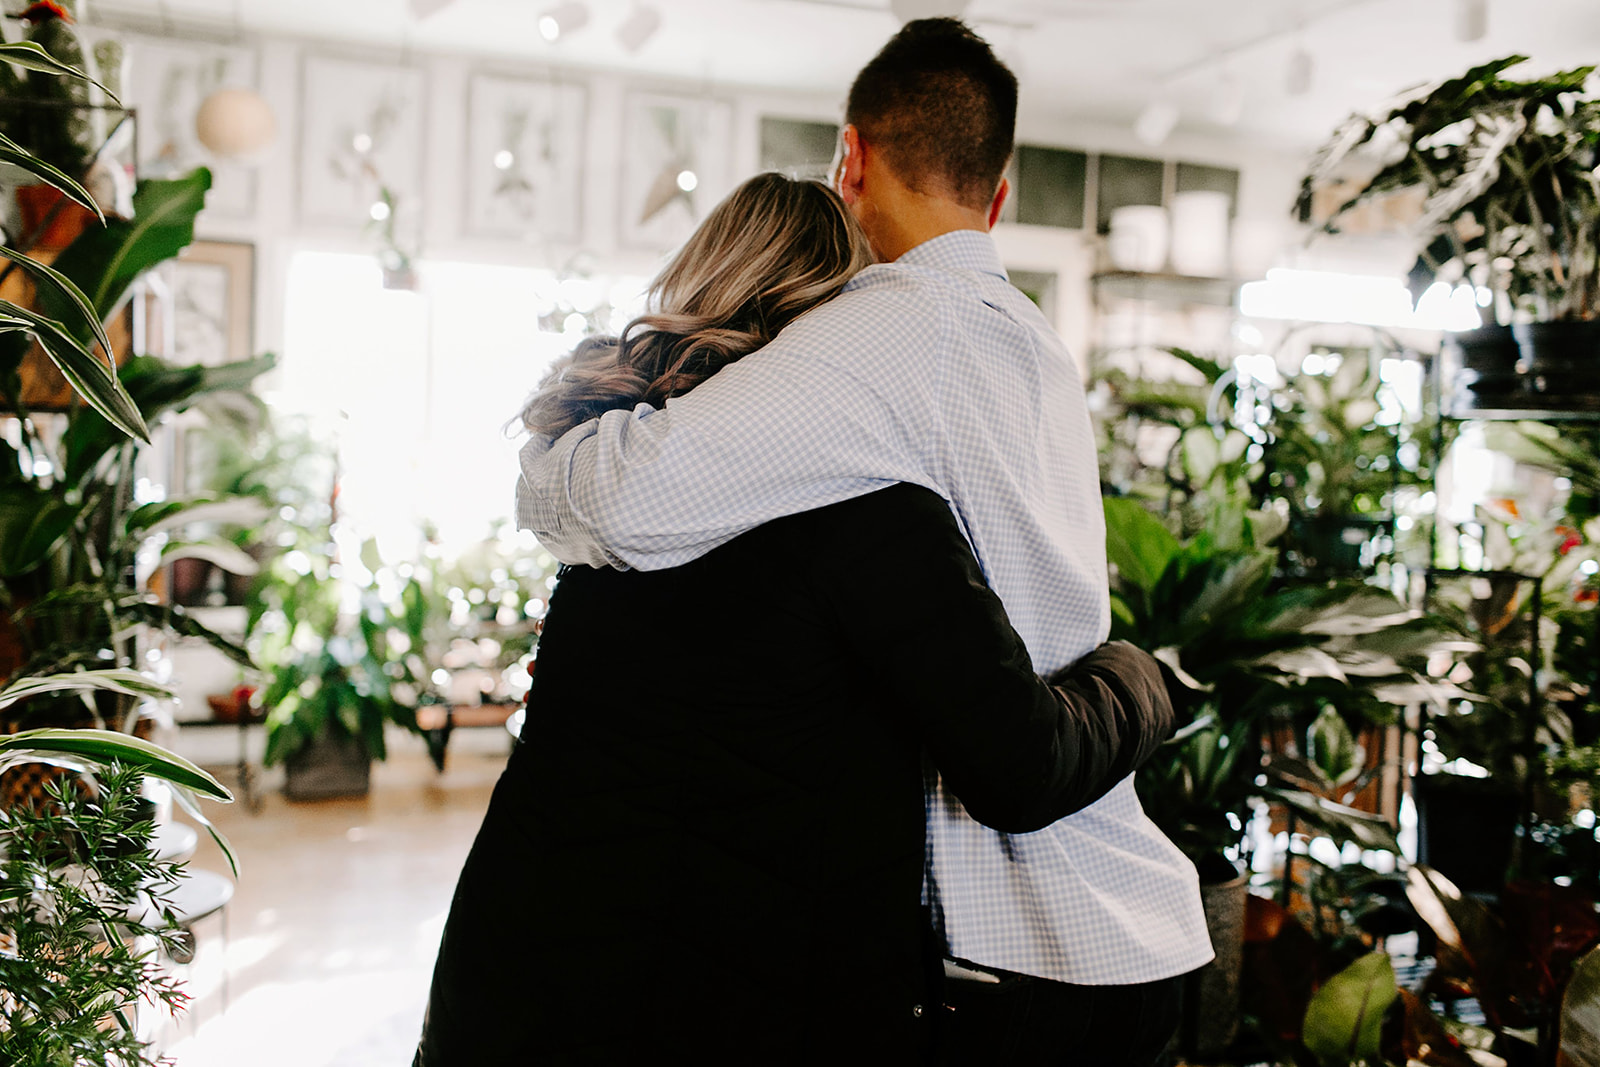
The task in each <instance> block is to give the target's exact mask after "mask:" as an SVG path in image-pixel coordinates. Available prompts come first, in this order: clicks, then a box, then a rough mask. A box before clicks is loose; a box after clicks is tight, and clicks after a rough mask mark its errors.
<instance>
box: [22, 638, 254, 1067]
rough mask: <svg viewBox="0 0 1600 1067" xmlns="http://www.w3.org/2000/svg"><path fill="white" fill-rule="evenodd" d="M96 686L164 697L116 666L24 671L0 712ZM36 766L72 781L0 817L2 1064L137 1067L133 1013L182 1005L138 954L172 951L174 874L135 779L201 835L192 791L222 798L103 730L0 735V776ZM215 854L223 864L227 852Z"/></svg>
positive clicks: (201, 776)
mask: <svg viewBox="0 0 1600 1067" xmlns="http://www.w3.org/2000/svg"><path fill="white" fill-rule="evenodd" d="M96 689H109V690H113V691H117V692H124V693H132V694H137V695H139V696H145V697H151V696H154V697H163V696H164V697H170V696H171V694H170V693H169V692H167V691H165V690H163V689H162V688H161V687H160V686H157V685H155V684H154V683H152V682H150V681H149V680H148V679H146V678H144V677H143V676H142V675H139V674H137V673H136V672H133V671H126V670H100V671H86V672H74V673H71V674H65V675H44V676H29V677H26V678H21V679H17V680H14V681H12V682H11V683H10V684H8V685H6V686H4V687H3V688H0V708H4V707H7V706H10V705H12V704H14V703H15V702H16V701H18V700H21V699H24V698H27V697H30V696H37V695H38V694H39V693H41V692H61V691H85V692H87V691H93V690H96ZM39 760H48V761H50V762H51V763H52V764H54V765H56V766H59V767H63V768H67V769H70V770H72V771H74V772H76V773H78V774H79V775H81V776H82V777H81V778H80V779H79V780H78V781H77V782H75V783H73V785H72V786H71V787H69V786H68V785H67V784H66V783H65V782H57V783H55V784H54V786H53V787H52V790H51V793H50V795H49V796H47V797H46V798H44V800H45V802H44V803H42V804H38V805H28V804H24V805H19V806H11V807H8V808H0V1059H3V1060H4V1061H5V1062H7V1063H41V1064H42V1063H52V1064H54V1063H74V1064H76V1063H89V1062H94V1063H109V1062H112V1061H113V1060H114V1061H116V1062H118V1063H124V1064H134V1063H138V1064H149V1065H150V1067H154V1065H155V1063H156V1058H155V1055H154V1050H153V1049H152V1048H151V1047H150V1045H149V1043H148V1042H146V1041H145V1040H142V1039H141V1037H140V1033H141V1030H140V1027H139V1025H138V1016H139V1013H140V1012H142V1011H146V1010H151V1009H158V1010H159V1009H164V1010H166V1011H169V1012H175V1011H176V1010H178V1009H179V1008H181V1007H182V1005H183V1002H184V1001H185V1000H186V999H187V997H186V994H185V993H184V992H183V990H182V988H181V985H180V983H179V982H178V981H177V979H176V978H175V977H174V976H173V975H172V973H171V972H170V971H168V970H166V969H165V968H162V967H160V966H159V965H157V963H156V962H155V961H154V960H153V959H152V950H153V949H154V950H160V951H164V952H166V953H167V954H168V955H169V956H174V957H176V956H178V955H179V952H180V951H181V948H180V945H179V940H180V938H181V936H182V935H181V932H180V931H179V930H178V929H177V927H176V926H175V923H174V917H173V915H172V912H171V910H170V908H169V907H168V906H167V900H166V894H167V893H168V892H170V890H171V889H172V888H173V887H175V885H176V884H177V881H178V879H179V878H180V877H181V868H180V867H179V866H178V865H176V864H173V863H168V862H165V861H161V860H158V859H157V858H156V857H155V856H154V855H153V854H152V851H151V848H150V836H151V832H152V830H153V828H154V827H153V824H152V822H151V821H150V817H149V815H150V808H149V805H148V802H146V801H145V800H144V799H143V798H142V796H141V795H140V784H141V782H142V780H143V779H144V778H145V777H149V778H154V779H160V780H163V781H165V782H167V783H168V784H169V785H170V786H171V789H172V793H173V796H174V798H175V799H177V800H178V801H179V802H180V803H182V804H183V805H184V806H185V807H187V808H189V809H190V810H191V812H192V814H194V815H195V816H196V817H197V818H198V819H199V821H200V822H201V823H202V824H203V825H205V826H206V827H207V828H208V829H209V828H210V824H209V822H207V821H206V820H205V818H204V816H203V815H201V814H200V811H199V809H198V807H197V806H196V805H195V800H196V797H197V796H205V797H208V798H210V799H213V800H220V801H222V802H224V803H226V802H228V801H230V800H231V799H232V797H231V796H230V795H229V793H228V791H227V790H226V789H224V788H223V787H222V786H221V784H219V783H218V782H217V781H216V779H214V778H212V777H211V776H210V775H209V774H207V773H206V772H204V771H202V770H201V769H200V768H198V767H196V766H194V765H193V764H191V763H189V762H188V761H186V760H184V759H182V758H181V757H179V756H176V755H174V754H172V753H170V752H167V751H166V750H164V749H161V748H159V747H157V746H155V745H151V744H149V743H147V742H143V741H139V740H137V739H135V738H131V737H126V736H123V735H121V734H116V733H111V732H108V731H103V730H32V731H27V732H24V733H19V734H13V735H10V736H6V737H0V770H4V769H6V768H8V767H14V766H18V765H22V764H26V763H31V762H37V761H39ZM213 837H215V838H216V840H217V841H218V844H219V845H221V847H222V849H223V852H224V855H225V856H226V857H227V858H228V860H229V862H230V864H231V863H233V853H232V851H231V849H229V848H228V845H227V842H226V841H224V840H222V839H221V838H220V837H217V835H216V834H215V832H214V831H213Z"/></svg>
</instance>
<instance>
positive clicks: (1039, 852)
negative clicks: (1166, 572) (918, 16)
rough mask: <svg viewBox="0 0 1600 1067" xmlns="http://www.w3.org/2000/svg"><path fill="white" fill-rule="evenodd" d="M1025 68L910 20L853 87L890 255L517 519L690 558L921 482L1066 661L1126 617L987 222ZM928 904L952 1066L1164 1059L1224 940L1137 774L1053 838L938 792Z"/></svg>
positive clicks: (1069, 369)
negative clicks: (1180, 985) (1182, 980)
mask: <svg viewBox="0 0 1600 1067" xmlns="http://www.w3.org/2000/svg"><path fill="white" fill-rule="evenodd" d="M1016 97H1017V86H1016V79H1015V77H1014V76H1013V75H1012V74H1011V72H1010V71H1009V70H1007V69H1006V67H1005V66H1004V64H1002V63H1000V62H999V60H997V59H996V58H995V56H994V54H993V52H992V51H991V50H990V49H989V47H988V45H987V44H985V43H984V42H983V40H982V39H981V38H979V37H977V36H976V35H974V34H973V33H972V32H971V31H970V30H969V29H967V27H966V26H965V25H963V24H962V23H960V22H958V21H956V20H951V19H928V20H919V21H916V22H912V23H908V24H907V25H906V26H905V27H904V28H903V29H902V30H901V32H900V33H899V34H897V35H896V36H895V37H894V38H893V39H891V40H890V41H889V43H888V44H887V45H885V46H884V48H883V50H882V51H881V52H880V53H879V54H878V55H877V56H876V57H875V58H874V59H873V60H872V61H871V62H870V63H868V64H867V66H866V67H865V68H864V69H863V70H862V71H861V73H860V75H859V76H858V77H857V78H856V81H855V84H854V85H853V86H852V88H851V90H850V96H849V101H848V104H847V108H846V115H845V119H846V125H845V127H844V130H843V132H842V138H841V144H842V154H841V158H840V160H839V163H838V166H837V167H836V174H835V183H836V186H837V188H838V189H839V191H840V193H841V194H842V195H843V196H844V198H845V200H846V202H847V203H848V204H849V205H850V207H851V210H852V212H853V213H854V214H855V215H856V217H857V218H858V219H859V220H860V222H861V224H862V226H863V228H864V229H865V230H866V232H867V234H868V236H869V238H870V239H871V241H872V244H873V248H874V250H875V251H876V252H877V254H878V256H879V258H880V260H882V261H883V262H882V264H881V265H879V266H875V267H871V268H868V269H867V270H866V271H864V272H862V273H861V274H860V275H858V276H857V278H856V279H855V280H854V281H853V282H851V284H850V285H849V286H848V287H847V288H846V290H845V292H844V293H843V294H841V295H840V296H839V297H838V298H837V299H835V300H834V301H832V302H831V303H829V304H826V305H824V306H822V307H820V308H818V309H816V310H815V311H813V312H811V313H809V314H808V315H806V316H803V317H802V318H801V319H800V320H798V321H797V322H795V323H794V324H793V325H791V326H790V327H788V328H787V329H786V330H785V331H784V332H783V333H781V334H780V335H779V336H778V337H777V338H776V339H775V340H774V341H773V342H772V343H771V344H770V345H768V346H767V347H766V348H765V349H762V350H761V351H760V352H757V353H755V354H754V355H751V356H748V357H746V358H745V359H743V360H741V361H740V362H739V363H737V364H735V365H733V366H730V367H728V368H726V369H724V370H723V371H721V372H720V373H719V374H717V375H716V376H715V377H713V378H712V379H711V380H709V381H707V382H706V383H705V384H703V385H702V386H700V387H699V388H698V389H696V390H695V392H694V393H692V394H690V395H688V396H684V397H680V398H676V399H674V400H671V401H669V402H668V403H667V404H666V405H665V406H664V407H663V408H662V409H661V410H659V411H655V410H652V409H651V408H649V406H648V405H640V406H639V407H637V408H635V409H634V410H633V411H615V412H610V413H608V414H606V415H604V416H603V417H601V418H600V419H599V420H596V421H594V422H591V423H588V424H585V425H584V426H581V427H579V428H577V429H575V430H573V431H571V432H570V433H568V434H566V435H565V436H564V437H562V438H561V439H560V440H559V441H557V442H555V443H554V444H553V446H552V444H551V443H550V442H549V441H548V440H546V439H542V438H540V439H535V440H533V441H530V443H529V445H528V446H527V447H526V448H525V449H524V451H523V480H522V483H521V484H520V485H519V507H518V511H519V519H520V520H521V524H522V525H524V526H527V527H529V528H531V529H533V530H534V531H535V532H536V533H538V535H539V536H540V538H541V540H542V541H543V542H544V544H545V545H546V546H547V547H548V548H549V549H550V550H551V551H552V552H554V553H555V554H556V555H557V556H558V557H560V558H561V559H563V560H565V561H567V562H570V563H588V564H592V565H603V564H607V563H609V564H612V565H617V566H631V567H638V568H645V569H655V568H662V567H670V566H674V565H677V564H680V563H683V562H686V561H688V560H690V559H694V558H697V557H698V556H700V555H702V554H704V553H705V552H707V551H709V550H710V549H712V548H713V547H715V546H717V545H719V544H722V543H724V542H726V541H728V540H730V539H731V538H733V537H735V536H737V535H738V534H740V533H742V532H744V531H746V530H749V529H751V528H753V527H755V526H757V525H760V524H761V523H763V522H766V521H768V520H770V519H773V518H776V517H779V516H782V515H787V514H794V513H798V512H802V511H807V510H810V509H813V508H816V507H820V506H823V505H826V504H830V503H835V502H837V501H840V500H845V499H850V498H853V497H856V496H860V495H861V494H863V493H867V492H869V491H871V490H873V489H876V488H880V487H882V486H883V485H885V484H886V483H889V482H896V481H903V482H911V483H915V484H919V485H923V486H926V487H929V488H931V489H933V490H935V491H937V492H938V493H940V494H941V495H942V496H943V497H944V498H945V499H946V500H947V501H948V502H949V503H950V506H951V509H952V511H953V512H954V514H955V515H956V517H957V519H958V521H959V522H960V524H961V527H962V529H963V532H964V533H965V534H966V536H967V537H968V539H969V540H970V542H971V544H972V546H973V548H974V550H975V552H976V554H977V556H978V559H979V561H980V563H981V564H982V567H983V570H984V575H985V577H986V578H987V579H988V581H989V584H990V585H991V587H992V588H993V589H994V590H995V592H996V593H997V594H998V595H999V596H1000V598H1001V600H1002V602H1003V603H1004V604H1005V607H1006V610H1007V612H1008V613H1009V615H1010V616H1011V619H1012V622H1013V624H1014V625H1015V626H1016V628H1017V630H1018V631H1019V632H1020V633H1021V635H1022V636H1023V638H1024V640H1025V642H1026V644H1027V647H1028V650H1029V652H1030V654H1031V655H1032V657H1033V660H1034V663H1035V665H1036V667H1037V668H1038V669H1039V670H1041V671H1045V672H1048V671H1051V670H1054V669H1056V668H1058V667H1060V666H1062V665H1064V664H1066V663H1069V662H1072V661H1073V660H1075V659H1077V658H1078V657H1079V656H1081V655H1083V654H1084V653H1085V652H1087V651H1088V650H1090V649H1091V648H1093V647H1094V646H1096V645H1097V644H1098V643H1099V642H1101V641H1102V640H1103V639H1104V638H1105V636H1106V632H1107V630H1108V628H1109V607H1108V602H1107V593H1106V563H1105V554H1104V541H1105V532H1104V526H1103V518H1102V514H1101V510H1100V499H1099V486H1098V481H1097V474H1096V464H1095V458H1094V445H1093V436H1092V433H1091V429H1090V426H1089V420H1088V413H1087V409H1086V405H1085V401H1084V396H1083V389H1082V385H1081V383H1080V381H1079V379H1078V376H1077V372H1076V368H1075V367H1074V365H1073V363H1072V360H1071V358H1070V357H1069V356H1068V354H1067V353H1066V351H1065V349H1064V347H1063V346H1062V344H1061V342H1060V340H1059V338H1057V337H1056V336H1055V334H1054V332H1053V331H1052V330H1051V329H1050V327H1049V325H1048V324H1047V323H1046V322H1045V320H1044V318H1043V316H1042V315H1040V314H1039V312H1038V310H1037V309H1036V308H1034V307H1033V305H1032V304H1031V303H1029V301H1028V300H1027V298H1026V297H1024V296H1023V295H1022V294H1021V293H1019V292H1018V291H1017V290H1015V289H1014V288H1012V287H1011V286H1010V285H1009V283H1008V282H1007V279H1006V275H1005V271H1004V269H1003V268H1002V267H1001V265H1000V260H999V257H998V255H997V254H996V251H995V248H994V245H993V243H992V241H991V240H990V238H989V237H988V230H989V229H990V228H991V227H992V226H993V225H994V222H995V220H996V219H997V217H998V215H999V211H1000V206H1001V204H1002V203H1003V201H1004V198H1005V196H1006V193H1007V189H1006V184H1005V182H1004V180H1003V178H1002V173H1003V170H1004V167H1005V164H1006V161H1007V159H1008V158H1009V156H1010V154H1011V150H1012V138H1013V128H1014V125H1015V118H1016ZM927 803H928V806H927V812H928V853H929V854H928V862H927V895H928V902H929V904H930V906H931V909H932V913H933V914H934V916H935V917H936V921H937V923H938V924H939V927H940V931H941V933H942V934H943V937H944V940H945V943H946V945H947V947H948V951H949V954H950V956H951V957H952V965H951V967H949V968H947V973H949V974H950V975H951V980H950V981H949V982H948V984H947V990H948V992H947V1003H948V1004H949V1005H950V1007H951V1008H952V1009H953V1010H951V1011H949V1012H948V1013H947V1016H948V1018H947V1020H946V1021H947V1023H948V1027H947V1031H946V1037H945V1042H946V1046H947V1049H948V1050H949V1055H950V1057H951V1060H952V1062H956V1063H979V1062H984V1063H987V1062H1006V1063H1064V1062H1068V1061H1069V1060H1070V1062H1072V1063H1074V1064H1091V1063H1092V1064H1100V1063H1104V1064H1130V1065H1133V1064H1145V1063H1150V1062H1153V1061H1154V1060H1155V1059H1156V1058H1157V1057H1158V1056H1159V1055H1160V1052H1161V1050H1162V1047H1163V1046H1164V1045H1165V1043H1166V1039H1167V1038H1168V1037H1169V1036H1170V1034H1171V1032H1172V1030H1173V1028H1174V1027H1175V1025H1176V992H1177V991H1176V980H1177V976H1178V975H1181V974H1183V973H1185V972H1187V971H1190V970H1192V969H1193V968H1195V967H1197V966H1199V965H1201V964H1203V963H1204V962H1206V961H1207V960H1208V959H1210V957H1211V947H1210V943H1209V941H1208V939H1207V937H1206V933H1205V926H1204V918H1203V915H1202V913H1201V909H1200V902H1199V893H1198V886H1197V880H1196V877H1195V873H1194V870H1193V868H1192V867H1191V866H1190V865H1189V864H1188V862H1187V861H1186V860H1184V858H1183V857H1182V855H1181V854H1180V853H1179V852H1178V851H1177V849H1176V848H1174V847H1173V846H1172V844H1171V843H1170V842H1169V841H1167V840H1166V838H1165V837H1163V836H1162V834H1161V833H1160V831H1158V830H1157V829H1156V828H1155V826H1154V825H1153V824H1152V823H1150V821H1149V820H1148V819H1147V818H1146V817H1145V816H1144V814H1143V812H1142V810H1141V809H1140V808H1139V804H1138V800H1137V797H1136V796H1135V794H1134V791H1133V784H1132V781H1131V779H1130V780H1125V781H1123V782H1122V783H1121V784H1119V785H1118V786H1117V787H1116V788H1114V789H1113V790H1112V791H1111V792H1110V793H1109V794H1108V795H1107V796H1106V797H1105V798H1104V799H1102V800H1101V801H1099V802H1098V803H1096V804H1094V805H1092V806H1091V807H1089V808H1087V809H1085V810H1084V811H1082V812H1080V813H1078V814H1076V815H1074V816H1071V817H1069V818H1067V819H1064V820H1062V821H1060V822H1058V823H1055V824H1054V825H1052V826H1050V827H1048V828H1047V829H1045V830H1042V831H1040V832H1038V833H1033V834H1018V835H1009V834H1003V833H998V832H996V831H992V830H988V829H986V828H984V827H983V826H981V825H979V824H978V823H977V822H975V821H974V820H973V819H971V818H970V817H969V816H968V815H967V813H966V812H965V811H964V810H963V809H962V807H961V805H960V802H959V801H958V800H956V799H955V798H954V797H953V796H950V795H949V794H948V793H947V792H946V791H945V790H944V789H943V787H942V785H940V784H938V783H935V784H934V785H932V786H931V787H930V789H929V793H928V802H927Z"/></svg>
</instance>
